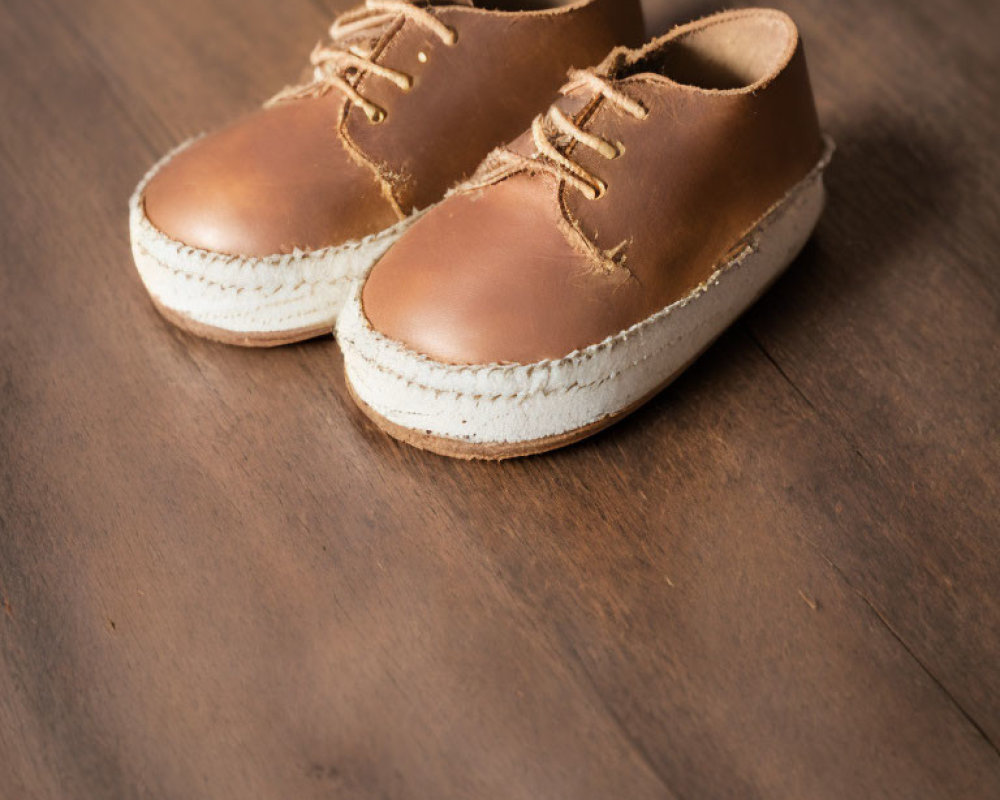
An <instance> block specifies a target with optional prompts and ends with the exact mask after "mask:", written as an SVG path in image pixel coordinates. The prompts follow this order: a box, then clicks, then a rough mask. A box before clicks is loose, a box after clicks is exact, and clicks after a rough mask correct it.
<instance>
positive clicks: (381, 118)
mask: <svg viewBox="0 0 1000 800" xmlns="http://www.w3.org/2000/svg"><path fill="white" fill-rule="evenodd" d="M387 116H389V115H388V114H386V112H385V111H384V110H383V109H381V108H376V109H373V110H372V111H370V112H368V121H369V122H370V123H371V124H372V125H381V124H382V123H383V122H385V118H386V117H387Z"/></svg>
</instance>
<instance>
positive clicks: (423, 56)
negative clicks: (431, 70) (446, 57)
mask: <svg viewBox="0 0 1000 800" xmlns="http://www.w3.org/2000/svg"><path fill="white" fill-rule="evenodd" d="M417 61H419V62H420V63H421V64H426V63H427V61H428V58H427V53H425V52H424V51H423V50H421V51H420V52H419V53H417Z"/></svg>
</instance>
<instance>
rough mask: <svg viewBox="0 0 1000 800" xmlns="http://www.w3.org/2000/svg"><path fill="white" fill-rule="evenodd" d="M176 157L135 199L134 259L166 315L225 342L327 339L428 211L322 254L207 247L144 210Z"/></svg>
mask: <svg viewBox="0 0 1000 800" xmlns="http://www.w3.org/2000/svg"><path fill="white" fill-rule="evenodd" d="M188 144H190V143H188ZM188 144H186V145H183V146H182V147H181V148H180V149H183V148H184V147H187V146H188ZM177 152H179V150H176V151H174V152H173V153H171V154H169V155H168V156H167V157H166V158H164V159H163V160H162V161H160V162H159V163H158V164H157V165H156V166H154V167H153V168H152V169H151V170H150V171H149V173H148V174H147V175H146V176H145V177H144V178H143V180H142V181H141V182H140V183H139V186H138V187H137V188H136V190H135V193H134V194H133V195H132V199H131V201H130V204H129V206H130V207H129V232H130V235H131V242H132V255H133V257H134V259H135V264H136V267H137V268H138V271H139V275H140V277H141V278H142V281H143V283H144V284H145V286H146V289H147V291H148V292H149V294H150V296H151V297H152V298H153V302H154V304H155V306H156V307H157V309H159V311H160V312H161V313H162V314H163V316H164V317H165V318H167V319H168V320H170V322H172V323H174V324H175V325H177V326H179V327H180V328H183V329H184V330H186V331H188V332H190V333H193V334H195V335H196V336H201V337H205V338H208V339H212V340H214V341H218V342H223V343H225V344H234V345H241V346H245V347H275V346H278V345H283V344H291V343H293V342H299V341H303V340H305V339H311V338H314V337H316V336H322V335H324V334H329V333H330V332H331V331H332V330H333V326H334V324H335V323H336V320H337V315H338V314H339V312H340V310H341V308H342V307H343V305H344V302H345V301H346V299H347V297H348V296H349V294H350V292H351V289H352V287H353V285H354V284H355V283H356V282H357V281H359V280H361V279H363V278H364V277H365V275H367V274H368V271H369V270H370V269H371V267H372V266H373V265H374V264H375V262H376V261H378V259H379V258H381V257H382V255H383V254H384V253H385V252H386V250H388V249H389V247H391V246H392V245H393V243H395V241H396V240H397V239H399V237H400V236H402V235H403V233H404V232H405V231H406V230H407V229H408V228H409V227H410V226H411V225H412V224H413V223H414V222H415V221H416V220H417V219H418V218H419V217H420V216H421V214H422V213H423V212H416V213H414V214H412V215H410V216H409V217H407V218H406V219H404V220H402V221H400V222H399V223H397V224H396V225H393V226H392V227H390V228H387V229H386V230H383V231H380V232H379V233H376V234H373V235H371V236H368V237H365V238H364V239H360V240H358V241H354V242H347V243H345V244H342V245H338V246H336V247H327V248H323V249H320V250H310V251H296V252H293V253H288V254H283V255H274V256H266V257H263V258H252V257H247V256H234V255H229V254H225V253H217V252H212V251H209V250H201V249H198V248H196V247H191V246H189V245H186V244H184V243H183V242H179V241H177V240H175V239H172V238H170V237H169V236H167V235H166V234H165V233H163V232H162V231H160V230H159V229H157V228H156V226H154V225H153V223H152V222H151V221H150V219H149V218H148V217H147V216H146V213H145V209H144V205H143V195H144V192H145V188H146V186H147V185H148V183H149V181H150V180H151V179H152V178H153V176H154V175H156V173H157V172H158V171H159V170H160V169H161V168H162V167H163V165H164V164H166V163H167V161H169V160H170V159H171V158H173V156H174V155H176V153H177Z"/></svg>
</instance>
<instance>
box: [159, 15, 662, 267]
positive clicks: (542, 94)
mask: <svg viewBox="0 0 1000 800" xmlns="http://www.w3.org/2000/svg"><path fill="white" fill-rule="evenodd" d="M457 1H458V0H456V2H457ZM491 5H493V6H498V5H501V4H498V3H493V4H491ZM502 6H503V8H505V9H512V10H489V9H482V8H475V7H472V6H467V5H449V4H443V5H433V6H430V8H431V10H432V13H433V14H434V15H435V16H437V17H438V18H439V19H441V20H442V21H443V22H445V23H446V24H447V25H449V26H450V27H451V28H452V29H453V30H454V31H455V32H456V33H457V35H458V37H457V41H456V42H455V44H454V45H452V46H449V45H447V44H444V43H442V42H441V40H440V39H439V38H437V37H435V36H433V35H432V34H430V33H429V32H428V31H427V30H426V29H425V28H423V27H421V26H420V25H418V24H416V23H414V22H412V21H411V20H409V19H407V18H405V17H400V18H399V19H398V20H396V21H394V22H392V23H390V24H389V25H387V26H386V28H385V30H384V31H383V32H382V33H381V35H380V38H379V39H378V40H377V41H376V42H375V43H374V44H373V50H372V52H373V56H372V58H373V60H374V61H375V62H376V63H379V64H384V65H385V66H388V67H391V68H392V69H394V70H398V71H401V72H404V73H406V74H408V75H411V76H412V77H413V79H414V82H413V85H412V88H410V89H409V90H408V91H402V90H400V88H399V87H398V86H396V85H395V84H393V83H391V82H390V81H388V80H386V79H385V78H384V77H382V76H380V75H376V74H373V73H362V74H360V75H357V76H356V81H355V86H356V88H357V90H358V92H359V93H361V94H363V95H364V96H365V97H366V98H367V99H370V100H371V101H372V102H374V103H376V104H378V105H379V106H380V107H382V108H384V109H385V110H386V112H387V115H386V118H385V120H384V121H383V122H381V123H379V124H373V123H372V122H371V121H370V120H369V119H368V118H367V117H366V116H365V115H364V114H363V113H361V111H360V110H359V109H358V108H357V107H355V106H354V105H353V104H352V102H351V101H350V100H348V99H345V97H344V96H343V94H340V93H338V92H337V91H336V90H332V91H330V92H329V93H327V94H325V95H323V96H321V97H303V98H298V99H292V100H287V101H284V102H281V103H279V104H277V105H274V106H272V107H268V108H264V109H262V110H260V111H257V112H255V113H253V114H251V115H249V116H247V117H245V118H243V119H241V120H238V121H237V122H235V123H233V124H232V125H230V126H228V127H226V128H224V129H222V130H220V131H218V132H216V133H213V134H211V135H209V136H207V137H204V138H202V139H200V140H199V141H197V142H195V143H194V144H193V145H192V146H191V147H189V148H187V149H186V150H184V151H182V152H181V153H179V154H178V155H177V156H176V157H175V158H173V159H172V160H171V161H170V162H168V163H167V164H166V165H165V166H164V167H163V168H162V169H161V171H160V172H159V173H158V174H157V175H155V176H154V178H153V179H152V181H151V182H150V184H149V186H148V187H147V189H146V193H145V198H144V202H145V211H146V214H147V216H148V217H149V219H150V221H151V222H152V223H153V224H154V225H155V226H156V227H157V228H159V229H160V230H162V231H163V232H164V233H166V234H167V235H168V236H170V237H171V238H174V239H177V240H179V241H182V242H184V243H185V244H188V245H191V246H194V247H198V248H202V249H207V250H213V251H217V252H223V253H231V254H234V255H244V256H266V255H272V254H277V253H287V252H291V251H293V250H294V249H296V248H298V249H302V250H314V249H319V248H322V247H326V246H332V245H339V244H343V243H345V242H348V241H351V240H356V239H359V238H362V237H364V236H366V235H369V234H372V233H376V232H378V231H380V230H383V229H384V228H386V227H388V226H390V225H392V224H393V223H395V222H396V221H398V220H399V219H402V218H403V217H405V216H407V215H408V214H409V213H411V212H412V211H413V210H415V209H419V208H425V207H427V206H429V205H431V204H433V203H434V202H436V201H438V200H440V199H441V197H442V196H443V194H444V192H445V191H446V190H447V189H448V187H449V186H451V185H452V184H454V183H455V182H457V181H460V180H462V179H463V178H465V177H467V176H468V175H469V174H470V173H471V172H472V171H473V170H474V169H475V167H476V166H477V164H478V163H479V161H480V160H481V159H482V157H483V156H484V155H485V154H486V153H487V152H488V151H489V150H490V149H491V148H492V147H494V146H496V145H497V144H499V143H501V142H503V141H506V140H507V139H509V138H511V137H512V136H513V135H515V134H516V133H517V132H518V131H519V130H521V129H522V128H523V127H524V125H525V124H526V123H527V121H529V120H530V118H531V116H532V115H533V114H534V113H536V112H537V110H538V108H539V107H544V106H545V105H546V104H547V103H548V102H549V101H550V100H551V98H552V96H553V95H554V94H555V92H556V89H557V88H558V86H559V84H560V83H561V82H562V79H563V77H564V75H565V72H566V70H567V68H569V67H570V66H573V65H576V66H586V65H587V64H591V63H595V62H596V61H597V60H599V59H600V58H601V57H602V56H603V55H604V53H606V52H607V50H608V48H609V47H612V46H613V45H615V44H616V43H620V42H623V41H625V42H634V41H637V40H638V39H639V38H640V37H641V34H642V16H641V9H640V6H639V0H573V1H572V2H567V0H551V2H549V3H538V2H527V3H522V2H507V3H503V4H502ZM545 6H550V7H549V8H545ZM518 8H534V9H540V10H532V11H523V10H517V9H518Z"/></svg>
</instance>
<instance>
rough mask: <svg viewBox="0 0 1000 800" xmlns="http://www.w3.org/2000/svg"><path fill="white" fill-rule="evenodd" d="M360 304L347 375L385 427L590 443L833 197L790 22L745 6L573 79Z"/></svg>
mask: <svg viewBox="0 0 1000 800" xmlns="http://www.w3.org/2000/svg"><path fill="white" fill-rule="evenodd" d="M562 94H563V97H562V98H561V99H560V100H559V101H558V102H557V103H556V104H555V105H554V106H553V107H552V108H551V109H550V110H549V111H548V112H547V113H546V114H545V115H543V116H541V117H538V118H537V119H536V120H535V124H534V125H533V127H532V130H531V131H530V132H528V133H526V134H525V135H523V136H522V137H521V138H520V139H517V140H516V141H515V142H514V143H513V144H512V145H511V146H509V147H506V148H501V149H499V150H497V151H495V152H494V153H493V154H491V155H490V156H489V157H488V158H487V159H486V161H485V162H484V163H483V165H482V167H481V168H480V170H479V172H478V173H477V175H476V176H474V177H473V179H472V180H471V181H470V182H469V183H468V184H467V185H465V186H463V187H459V189H457V190H456V191H455V192H453V193H452V194H451V195H450V196H449V197H448V199H447V200H445V202H444V203H442V204H441V205H439V206H438V207H436V208H435V209H434V210H433V211H431V212H430V213H429V214H428V215H427V216H426V217H424V218H423V219H422V220H420V222H418V223H417V224H416V225H414V226H413V228H411V229H410V231H409V232H408V233H407V234H406V235H405V236H403V237H402V238H401V239H400V241H399V242H398V243H397V244H396V246H395V247H394V248H393V249H392V250H391V251H390V252H389V253H388V255H386V257H385V258H384V259H383V260H382V261H381V262H380V263H379V264H377V265H376V267H375V268H374V270H372V272H371V275H370V276H369V278H368V280H367V282H366V284H365V285H364V288H363V292H361V291H359V292H357V293H356V294H355V296H354V297H353V298H352V299H351V300H350V301H349V303H348V305H347V307H346V309H345V311H344V312H343V314H342V316H341V320H340V323H339V326H338V337H339V339H340V342H341V346H342V347H343V349H344V361H345V367H346V372H347V378H348V382H349V385H350V387H351V389H352V391H353V393H354V395H355V397H356V399H357V400H358V401H359V402H360V404H361V406H362V408H363V409H364V410H365V411H366V412H367V413H368V414H369V416H371V417H372V418H373V419H374V420H375V421H376V422H377V423H378V424H379V425H380V426H381V427H382V428H383V429H385V430H386V431H388V432H389V433H390V434H392V435H393V436H396V437H397V438H400V439H402V440H404V441H407V442H409V443H411V444H415V445H417V446H419V447H424V448H427V449H429V450H433V451H435V452H438V453H443V454H445V455H451V456H459V457H468V458H507V457H512V456H519V455H526V454H530V453H537V452H541V451H544V450H549V449H552V448H555V447H559V446H562V445H565V444H568V443H570V442H573V441H576V440H578V439H581V438H583V437H585V436H588V435H590V434H592V433H594V432H596V431H597V430H600V429H601V428H603V427H605V426H607V425H609V424H611V423H612V422H614V421H615V420H617V419H619V418H620V417H621V416H623V415H624V414H626V413H628V412H629V411H631V410H632V409H634V408H636V407H637V406H639V405H640V404H642V403H643V402H645V401H646V400H647V399H649V398H650V397H651V396H652V395H653V394H655V393H656V392H657V391H659V390H660V389H661V388H662V387H663V386H665V385H666V384H667V383H669V382H670V381H671V380H672V379H673V378H674V377H676V375H677V374H678V373H679V372H680V371H681V370H683V369H684V368H685V366H687V365H688V364H689V363H690V362H691V361H692V360H693V359H695V358H696V357H697V356H698V355H699V354H700V353H701V352H702V351H703V350H704V349H705V348H706V347H707V346H708V345H709V344H710V343H711V342H712V341H713V340H714V339H715V338H716V337H717V336H718V335H719V334H720V333H721V332H722V331H723V330H724V329H725V328H726V326H728V325H729V324H730V323H731V322H733V320H735V319H736V317H737V316H738V315H739V314H740V313H742V312H743V311H744V310H745V309H746V308H747V307H748V306H749V305H750V304H751V303H752V302H753V301H754V300H755V299H756V298H757V297H758V296H759V295H760V294H761V293H762V292H763V291H764V290H765V289H766V288H767V286H768V285H769V284H770V283H771V281H773V280H774V279H775V278H776V277H777V276H778V275H779V274H780V273H781V271H782V270H783V269H784V268H785V267H786V266H788V264H789V263H790V262H791V261H792V260H793V259H794V258H795V256H796V254H797V253H798V252H799V250H800V249H801V247H802V246H803V245H804V243H805V242H806V240H807V239H808V237H809V235H810V233H811V232H812V230H813V228H814V226H815V225H816V222H817V220H818V219H819V216H820V213H821V211H822V208H823V203H824V193H823V183H822V171H823V168H824V167H825V166H826V163H827V159H828V155H829V152H830V146H829V145H828V144H826V143H824V140H823V138H822V136H821V134H820V129H819V124H818V121H817V117H816V110H815V106H814V103H813V97H812V90H811V88H810V85H809V77H808V74H807V71H806V62H805V57H804V55H803V51H802V45H801V43H800V41H799V36H798V32H797V30H796V28H795V25H794V24H793V22H792V20H791V19H789V18H788V17H787V16H786V15H785V14H783V13H781V12H779V11H772V10H760V9H753V10H744V11H734V12H728V13H724V14H718V15H716V16H713V17H709V18H707V19H702V20H699V21H697V22H694V23H692V24H690V25H686V26H684V27H681V28H678V29H676V30H674V31H673V32H671V33H670V34H668V35H667V36H665V37H663V38H660V39H657V40H655V41H654V42H652V43H651V44H649V45H648V46H646V47H645V48H643V49H641V50H634V51H633V50H626V49H619V50H615V51H613V52H612V54H611V55H610V56H609V57H608V58H607V59H606V60H605V61H604V63H603V64H602V65H601V66H600V67H598V68H597V69H595V70H589V71H583V72H576V73H574V74H573V75H571V80H570V83H569V84H567V85H566V86H565V87H564V88H563V90H562Z"/></svg>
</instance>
